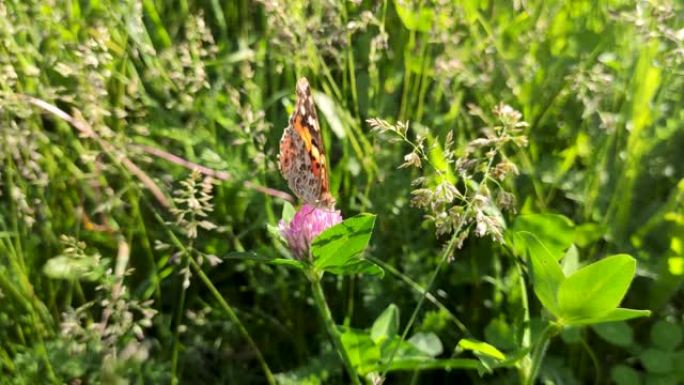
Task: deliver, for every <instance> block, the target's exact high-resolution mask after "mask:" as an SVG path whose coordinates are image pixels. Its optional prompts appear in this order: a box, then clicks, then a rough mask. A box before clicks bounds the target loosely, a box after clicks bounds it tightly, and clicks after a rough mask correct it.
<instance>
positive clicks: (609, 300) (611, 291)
mask: <svg viewBox="0 0 684 385" xmlns="http://www.w3.org/2000/svg"><path fill="white" fill-rule="evenodd" d="M635 272H636V260H635V259H634V258H632V257H631V256H629V255H626V254H618V255H613V256H610V257H607V258H604V259H602V260H600V261H598V262H595V263H592V264H591V265H588V266H585V267H583V268H582V269H580V270H578V271H576V272H575V273H574V274H572V275H571V276H569V277H567V278H566V279H565V281H563V283H561V285H560V288H559V289H558V310H559V314H558V316H559V317H560V318H563V319H564V320H566V321H572V320H576V319H581V318H597V317H600V316H601V315H604V314H607V313H609V312H610V311H611V310H613V309H615V308H617V306H618V305H619V304H620V301H622V298H623V297H624V296H625V294H626V293H627V289H628V288H629V284H630V283H631V282H632V278H634V273H635Z"/></svg>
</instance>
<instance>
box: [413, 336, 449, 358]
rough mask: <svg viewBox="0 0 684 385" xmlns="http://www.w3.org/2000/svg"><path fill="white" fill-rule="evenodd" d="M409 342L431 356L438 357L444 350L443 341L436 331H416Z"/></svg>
mask: <svg viewBox="0 0 684 385" xmlns="http://www.w3.org/2000/svg"><path fill="white" fill-rule="evenodd" d="M408 342H409V343H411V344H412V345H413V346H415V347H416V349H418V350H420V351H421V352H423V353H425V354H427V355H428V356H430V357H437V356H438V355H440V354H442V352H443V351H444V346H442V341H440V340H439V337H437V335H436V334H435V333H416V334H414V335H413V336H412V337H411V338H409V340H408Z"/></svg>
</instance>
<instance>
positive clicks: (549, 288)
mask: <svg viewBox="0 0 684 385" xmlns="http://www.w3.org/2000/svg"><path fill="white" fill-rule="evenodd" d="M515 237H516V239H517V240H518V242H519V243H521V244H522V245H523V246H524V248H525V249H526V250H527V253H528V255H529V259H530V262H531V265H532V278H533V282H534V293H535V294H536V295H537V298H539V301H541V303H542V305H544V307H545V308H546V309H547V310H549V311H550V312H551V313H553V314H554V315H557V313H558V309H557V308H558V306H557V301H556V294H557V292H558V289H559V287H560V285H561V284H562V283H563V281H564V280H565V276H564V275H563V271H561V268H560V266H559V265H558V262H557V259H556V258H555V257H554V256H553V255H552V254H551V253H550V252H549V250H548V249H547V248H546V247H545V246H544V245H543V244H542V243H541V242H540V241H539V239H538V238H537V237H536V236H535V235H534V234H532V233H529V232H519V233H516V234H515Z"/></svg>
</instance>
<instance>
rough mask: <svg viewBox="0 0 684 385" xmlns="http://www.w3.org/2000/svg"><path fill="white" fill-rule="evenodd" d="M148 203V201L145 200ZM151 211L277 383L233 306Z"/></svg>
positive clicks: (271, 381)
mask: <svg viewBox="0 0 684 385" xmlns="http://www.w3.org/2000/svg"><path fill="white" fill-rule="evenodd" d="M146 203H148V202H146ZM152 212H153V214H154V217H155V218H156V220H157V221H158V222H159V223H161V224H162V225H164V227H165V229H166V233H167V234H168V236H169V238H171V240H172V241H173V243H174V245H176V246H177V247H178V248H179V249H180V250H181V251H182V252H183V253H184V254H185V255H186V256H187V258H188V261H189V262H190V267H191V268H192V269H193V271H194V272H195V274H197V276H198V277H199V278H200V280H201V281H202V283H204V285H205V286H206V287H207V289H209V292H210V293H211V295H212V296H213V297H214V299H215V300H216V302H218V303H219V305H220V306H221V308H222V309H223V311H225V312H226V314H228V317H229V318H230V320H231V321H232V322H233V323H234V324H235V325H236V326H237V328H238V331H239V332H240V334H242V337H243V338H244V339H245V340H246V341H247V344H248V345H249V346H250V348H252V350H253V351H254V355H255V356H256V358H257V361H259V365H260V366H261V370H262V371H263V372H264V375H265V376H266V381H267V382H268V384H269V385H277V382H276V380H275V377H274V376H273V372H271V369H270V368H269V367H268V364H267V363H266V360H265V359H264V356H263V355H262V354H261V350H259V347H258V346H257V344H256V342H254V340H253V339H252V336H251V335H250V334H249V332H248V331H247V329H246V328H245V326H244V325H243V324H242V322H241V321H240V319H239V318H238V316H237V314H236V313H235V311H234V310H233V308H232V307H231V306H230V305H229V304H228V302H227V301H226V300H225V299H224V298H223V296H222V295H221V293H219V291H218V289H216V286H214V284H213V283H212V282H211V280H210V279H209V277H207V275H206V274H204V271H202V268H201V267H200V266H199V264H198V263H197V261H195V259H194V258H193V257H192V255H191V254H190V251H189V250H188V249H187V248H186V247H185V246H184V245H183V243H182V242H181V241H180V240H179V239H178V237H176V234H174V233H173V231H171V230H170V229H169V228H168V227H166V225H165V223H164V220H163V219H162V217H161V216H160V215H159V213H158V212H157V211H156V210H155V209H152Z"/></svg>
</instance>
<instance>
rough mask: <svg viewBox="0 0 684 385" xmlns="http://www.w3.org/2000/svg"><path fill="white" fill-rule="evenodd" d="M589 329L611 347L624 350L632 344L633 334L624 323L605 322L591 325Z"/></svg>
mask: <svg viewBox="0 0 684 385" xmlns="http://www.w3.org/2000/svg"><path fill="white" fill-rule="evenodd" d="M591 328H592V329H594V331H595V332H596V334H598V335H599V336H600V337H601V338H603V339H604V340H606V341H608V342H610V343H611V344H613V345H616V346H621V347H623V348H624V347H628V346H630V345H632V344H633V343H634V332H633V331H632V328H631V327H629V325H627V323H626V322H622V321H621V322H607V323H602V324H597V325H593V326H592V327H591Z"/></svg>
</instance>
